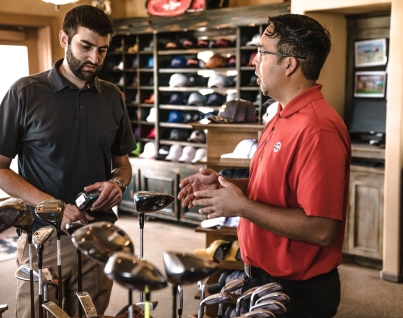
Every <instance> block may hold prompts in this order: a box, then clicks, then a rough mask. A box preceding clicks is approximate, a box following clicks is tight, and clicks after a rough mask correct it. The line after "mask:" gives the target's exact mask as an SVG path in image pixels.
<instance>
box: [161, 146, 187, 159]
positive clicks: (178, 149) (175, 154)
mask: <svg viewBox="0 0 403 318" xmlns="http://www.w3.org/2000/svg"><path fill="white" fill-rule="evenodd" d="M182 150H183V147H182V146H181V145H177V144H175V145H172V146H171V148H169V153H168V155H167V156H166V157H165V160H166V161H178V159H179V158H180V156H181V155H182Z"/></svg>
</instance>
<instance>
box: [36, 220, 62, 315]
mask: <svg viewBox="0 0 403 318" xmlns="http://www.w3.org/2000/svg"><path fill="white" fill-rule="evenodd" d="M55 237H56V233H55V228H54V227H53V226H44V227H42V228H40V229H39V230H37V231H36V232H35V233H34V234H33V238H32V241H33V244H34V245H35V247H36V252H37V254H38V285H39V286H38V295H39V318H42V317H43V310H42V304H43V295H42V290H43V286H42V284H43V282H42V268H43V260H42V255H43V250H44V249H45V248H46V247H47V246H49V244H50V243H52V241H53V240H54V239H55Z"/></svg>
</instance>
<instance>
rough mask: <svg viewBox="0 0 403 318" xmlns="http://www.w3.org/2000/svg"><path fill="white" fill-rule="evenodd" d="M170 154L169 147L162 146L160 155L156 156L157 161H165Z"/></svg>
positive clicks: (159, 151)
mask: <svg viewBox="0 0 403 318" xmlns="http://www.w3.org/2000/svg"><path fill="white" fill-rule="evenodd" d="M168 154H169V146H161V147H160V149H159V150H158V154H157V155H156V156H155V159H156V160H165V158H166V157H167V156H168Z"/></svg>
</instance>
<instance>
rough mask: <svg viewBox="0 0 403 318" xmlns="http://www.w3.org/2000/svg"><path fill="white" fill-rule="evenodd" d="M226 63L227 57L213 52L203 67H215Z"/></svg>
mask: <svg viewBox="0 0 403 318" xmlns="http://www.w3.org/2000/svg"><path fill="white" fill-rule="evenodd" d="M226 63H227V58H225V57H224V56H222V55H220V54H214V55H213V56H211V57H210V58H209V59H208V61H207V62H206V64H205V65H204V67H206V68H216V67H223V66H225V64H226Z"/></svg>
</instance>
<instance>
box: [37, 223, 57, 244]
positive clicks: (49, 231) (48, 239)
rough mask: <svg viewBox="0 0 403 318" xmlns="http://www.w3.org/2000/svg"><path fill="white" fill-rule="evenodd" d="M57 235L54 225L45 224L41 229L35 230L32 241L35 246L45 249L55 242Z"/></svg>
mask: <svg viewBox="0 0 403 318" xmlns="http://www.w3.org/2000/svg"><path fill="white" fill-rule="evenodd" d="M55 237H56V231H55V228H54V227H53V226H50V225H49V226H44V227H41V228H40V229H39V230H37V231H35V233H34V234H33V236H32V243H33V244H34V246H35V248H36V249H37V250H38V249H44V248H46V247H48V246H49V245H50V243H52V242H53V240H54V239H55Z"/></svg>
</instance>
